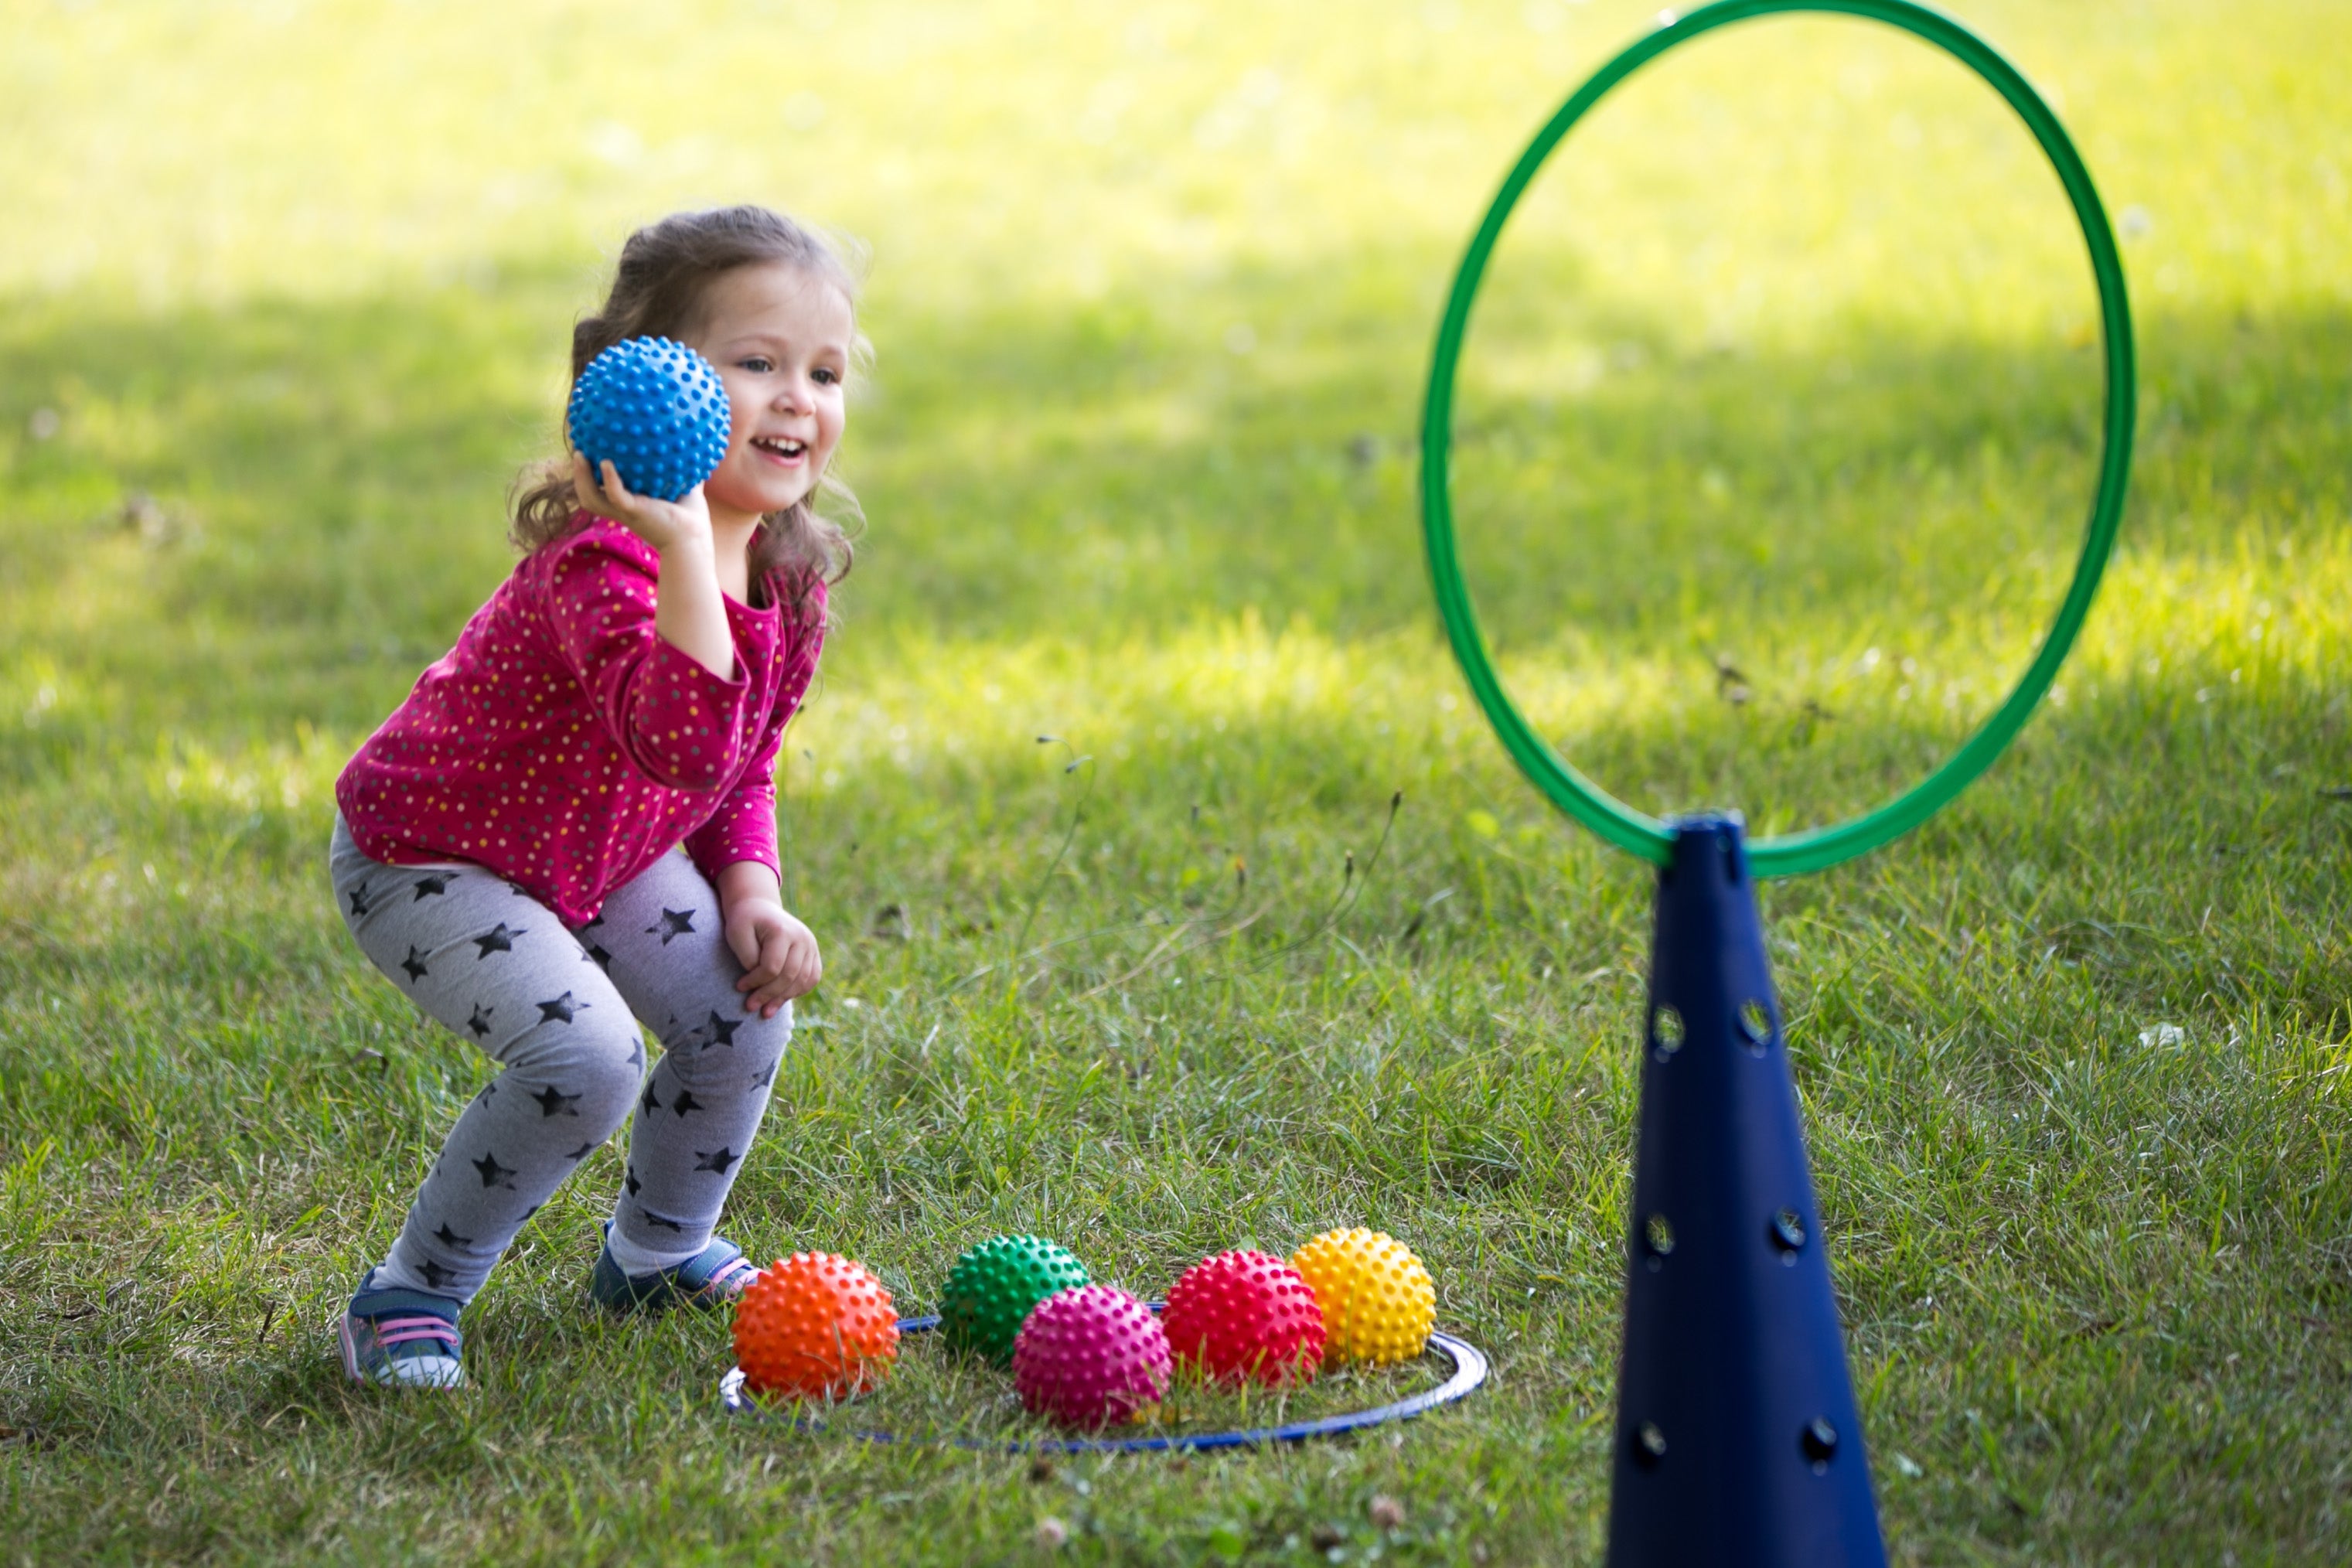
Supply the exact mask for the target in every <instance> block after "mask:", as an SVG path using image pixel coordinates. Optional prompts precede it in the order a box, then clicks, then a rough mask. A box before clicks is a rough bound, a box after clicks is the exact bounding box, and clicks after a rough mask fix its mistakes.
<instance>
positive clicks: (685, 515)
mask: <svg viewBox="0 0 2352 1568" xmlns="http://www.w3.org/2000/svg"><path fill="white" fill-rule="evenodd" d="M572 492H573V494H574V495H575V496H576V497H577V498H578V500H579V502H580V504H581V506H582V507H583V508H584V509H585V510H589V511H593V512H594V513H596V514H597V515H598V516H600V517H609V518H611V519H612V520H613V521H615V522H617V523H619V524H620V525H621V526H622V527H624V528H625V529H627V530H628V531H630V532H632V533H634V534H635V535H636V536H637V537H638V538H639V539H642V540H644V541H645V542H646V543H647V544H650V545H652V546H653V547H654V549H655V551H656V552H658V553H659V554H660V556H661V579H660V584H661V593H660V596H659V597H658V598H656V600H655V601H654V630H655V631H656V633H657V634H659V636H660V637H661V639H662V641H664V642H666V643H667V644H669V645H670V647H674V648H676V649H677V650H678V652H680V653H682V654H684V655H686V656H687V658H690V659H692V660H694V662H695V663H697V664H698V665H700V666H702V668H705V669H707V670H709V672H710V673H711V674H713V675H715V676H717V677H718V678H719V679H721V680H732V679H735V638H734V635H733V634H732V633H730V631H729V630H728V629H727V606H726V605H725V604H724V602H723V601H722V597H721V595H720V593H719V564H718V559H717V552H715V550H714V549H713V547H712V544H711V537H710V508H709V504H708V503H707V502H705V501H704V500H703V499H702V487H701V486H700V485H697V486H695V487H694V488H693V489H690V490H688V491H687V492H686V494H685V495H683V496H681V497H679V498H678V499H677V500H675V501H664V500H654V499H653V498H652V497H651V496H640V495H632V494H630V493H629V490H628V488H627V487H626V486H625V485H624V484H622V483H621V470H620V469H618V468H614V466H613V464H612V461H611V459H609V458H608V459H606V461H605V463H604V488H603V489H601V490H600V489H597V487H596V482H595V479H594V478H593V476H592V474H591V473H590V471H589V468H588V459H587V458H583V457H582V456H581V455H580V454H578V453H577V452H575V453H573V454H572Z"/></svg>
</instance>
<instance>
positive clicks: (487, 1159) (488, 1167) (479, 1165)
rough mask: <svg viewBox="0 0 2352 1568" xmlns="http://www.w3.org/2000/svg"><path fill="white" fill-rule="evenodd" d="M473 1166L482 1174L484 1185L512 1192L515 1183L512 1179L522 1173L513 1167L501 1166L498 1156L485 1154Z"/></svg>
mask: <svg viewBox="0 0 2352 1568" xmlns="http://www.w3.org/2000/svg"><path fill="white" fill-rule="evenodd" d="M472 1164H473V1167H474V1169H476V1170H477V1171H479V1172H480V1173H482V1185H483V1186H485V1187H505V1188H508V1189H509V1190H512V1188H513V1186H514V1183H513V1181H512V1180H511V1179H510V1178H512V1177H513V1176H515V1175H517V1174H519V1173H518V1172H517V1171H516V1170H515V1169H514V1168H512V1167H511V1166H507V1165H501V1164H499V1157H498V1156H497V1155H496V1154H484V1155H483V1156H482V1157H481V1158H480V1159H478V1160H476V1161H473V1162H472Z"/></svg>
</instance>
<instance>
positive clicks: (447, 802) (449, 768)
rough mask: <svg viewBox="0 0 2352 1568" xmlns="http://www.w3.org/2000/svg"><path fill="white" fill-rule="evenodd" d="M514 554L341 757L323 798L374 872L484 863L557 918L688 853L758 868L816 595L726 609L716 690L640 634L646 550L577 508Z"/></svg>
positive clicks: (578, 913)
mask: <svg viewBox="0 0 2352 1568" xmlns="http://www.w3.org/2000/svg"><path fill="white" fill-rule="evenodd" d="M573 521H574V524H575V527H574V530H573V531H572V532H571V533H568V534H565V535H564V536H563V537H562V538H560V539H558V540H555V541H553V542H551V543H549V544H546V545H544V546H542V547H541V548H540V549H539V550H537V551H535V552H532V553H531V554H530V555H529V556H527V557H525V558H524V559H523V560H522V561H521V562H520V563H519V564H518V565H517V566H516V567H515V570H514V574H513V575H512V576H510V577H509V578H508V579H507V580H506V582H505V583H504V584H501V585H500V586H499V591H498V592H497V593H496V594H494V595H491V596H490V599H489V602H488V604H486V605H483V606H482V607H481V608H480V609H479V610H477V611H476V612H474V618H473V619H472V620H471V621H468V622H467V625H466V629H465V631H464V633H463V634H461V635H460V636H459V637H458V638H457V647H454V648H451V649H450V650H449V652H448V653H447V654H446V655H444V656H443V657H442V658H440V659H439V660H438V661H436V663H434V664H433V665H432V666H431V667H429V668H427V669H426V670H425V673H424V675H423V676H421V677H419V678H418V679H417V682H416V687H415V689H414V690H412V691H411V692H410V693H409V694H408V699H407V700H406V701H404V702H403V703H402V704H401V705H400V706H399V708H398V709H396V710H394V712H393V715H392V717H391V718H389V719H387V720H385V721H383V727H382V728H380V729H379V730H377V731H376V732H375V733H374V734H373V735H371V736H369V737H368V739H367V742H365V743H364V744H363V745H362V746H361V747H360V749H359V752H358V754H357V755H355V756H354V757H352V761H351V763H350V765H349V766H347V767H346V768H344V769H343V772H342V775H341V777H340V778H338V779H337V780H336V781H335V803H336V805H339V806H341V808H342V813H343V820H344V821H345V822H347V823H348V824H350V826H351V830H352V840H353V841H354V842H355V843H357V844H358V846H359V847H360V849H361V851H362V853H364V854H365V855H367V856H368V857H369V858H372V859H376V860H381V861H383V862H385V863H386V864H389V865H411V866H413V865H420V864H425V863H429V862H433V861H440V860H464V861H469V862H472V863H473V864H475V865H478V866H484V867H488V868H489V869H491V870H493V871H496V872H497V873H498V874H499V876H501V877H504V878H506V879H507V880H509V881H510V882H512V883H514V884H515V885H516V886H517V887H519V888H520V889H523V890H524V891H525V892H528V893H530V895H531V896H532V897H534V898H536V899H538V900H540V901H541V902H542V903H544V904H546V905H547V906H548V907H549V908H550V909H551V910H554V911H555V913H556V915H557V916H558V918H560V919H562V921H565V922H567V923H568V924H571V925H573V926H579V925H584V924H586V923H587V922H588V921H591V920H593V919H594V918H595V915H596V911H597V910H598V908H599V907H600V906H602V905H603V903H604V899H605V897H606V896H607V895H608V894H610V893H611V892H612V890H613V889H615V888H617V887H619V886H621V885H622V884H623V883H625V882H626V881H628V880H629V879H631V878H633V877H635V876H636V875H637V873H639V872H640V871H643V870H644V869H645V868H646V867H648V866H650V865H652V864H653V863H654V862H655V861H656V860H657V859H659V858H661V857H662V856H664V855H666V854H667V853H668V852H669V850H670V849H671V847H673V846H676V845H677V844H679V843H681V842H683V843H684V844H685V846H686V849H687V853H688V855H690V856H691V857H692V858H693V859H694V863H695V865H696V866H697V867H698V868H700V870H701V871H702V873H703V875H704V876H706V877H711V878H716V877H717V875H718V874H719V871H720V869H721V868H725V867H727V866H729V865H731V864H733V863H734V862H736V861H738V860H757V861H760V862H761V864H763V865H765V866H767V867H769V868H771V869H773V868H776V866H777V857H776V792H775V766H776V755H777V752H778V750H779V748H780V747H781V746H782V742H783V733H784V724H785V721H787V720H789V719H791V717H792V716H793V711H794V710H796V709H798V707H799V706H800V702H801V698H802V696H803V693H805V692H806V691H807V689H808V684H809V681H810V679H812V678H813V677H814V675H815V673H816V661H817V654H818V651H819V649H820V648H821V647H822V646H823V644H824V584H822V583H818V584H814V585H813V588H812V591H811V593H810V595H809V597H808V601H807V603H806V604H805V605H803V607H802V608H801V609H799V610H797V611H795V610H793V609H790V608H783V607H776V605H778V603H779V602H781V601H784V600H788V599H789V597H790V595H789V594H788V593H786V592H785V591H784V587H785V585H784V584H781V583H772V584H771V589H772V592H771V593H770V595H768V596H769V598H770V600H771V602H772V603H771V607H770V608H767V609H752V608H750V607H749V606H747V605H740V604H738V603H736V602H735V600H733V599H732V598H729V599H727V601H726V606H727V624H728V629H729V630H730V632H731V633H732V634H733V636H734V641H735V671H734V676H733V678H732V679H720V678H719V677H718V676H715V675H713V674H711V673H710V672H709V670H707V669H705V668H702V666H700V665H698V664H697V663H696V662H695V661H694V660H693V659H691V658H688V657H687V656H686V655H685V654H683V653H681V652H679V651H678V650H677V648H675V647H671V646H670V645H669V644H668V643H667V642H665V641H663V640H662V639H661V637H659V635H657V634H656V632H655V630H654V589H655V584H656V581H657V580H658V574H659V571H660V557H659V556H658V555H656V553H655V552H654V549H653V547H652V546H651V545H649V544H647V543H646V542H645V541H643V540H641V539H639V538H638V537H637V536H636V535H635V534H634V533H631V532H630V531H628V530H627V529H625V528H623V527H622V526H621V525H620V524H618V523H616V522H612V521H607V520H606V519H604V518H599V517H592V516H590V515H588V514H586V513H582V514H580V515H579V516H578V517H576V518H575V519H574V520H573Z"/></svg>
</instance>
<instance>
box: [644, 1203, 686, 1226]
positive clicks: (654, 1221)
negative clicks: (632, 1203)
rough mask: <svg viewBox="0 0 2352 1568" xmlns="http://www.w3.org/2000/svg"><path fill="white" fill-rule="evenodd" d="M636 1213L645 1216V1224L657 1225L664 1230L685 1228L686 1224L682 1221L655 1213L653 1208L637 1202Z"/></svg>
mask: <svg viewBox="0 0 2352 1568" xmlns="http://www.w3.org/2000/svg"><path fill="white" fill-rule="evenodd" d="M637 1213H639V1214H641V1215H644V1216H645V1221H646V1224H647V1225H657V1226H661V1227H662V1228H663V1229H664V1230H675V1231H680V1232H683V1231H684V1230H685V1229H686V1226H685V1224H684V1223H683V1222H682V1221H679V1220H674V1219H671V1218H669V1217H668V1216H667V1215H657V1214H656V1213H654V1211H653V1210H651V1209H649V1208H647V1207H646V1205H643V1204H639V1205H637Z"/></svg>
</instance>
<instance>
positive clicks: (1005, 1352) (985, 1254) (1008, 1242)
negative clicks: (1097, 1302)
mask: <svg viewBox="0 0 2352 1568" xmlns="http://www.w3.org/2000/svg"><path fill="white" fill-rule="evenodd" d="M1086 1283H1087V1266H1086V1265H1085V1264H1083V1263H1081V1262H1079V1261H1078V1260H1077V1258H1076V1257H1075V1256H1074V1255H1073V1254H1072V1253H1071V1252H1070V1250H1069V1249H1068V1248H1067V1247H1059V1246H1056V1245H1055V1243H1053V1242H1050V1241H1047V1240H1046V1239H1045V1237H1042V1236H994V1237H989V1238H988V1239H987V1240H986V1241H983V1242H981V1243H980V1244H979V1245H978V1246H975V1247H967V1248H966V1249H965V1250H964V1253H963V1256H961V1258H957V1259H956V1260H955V1267H954V1268H950V1269H949V1270H948V1282H947V1285H946V1287H945V1288H944V1289H941V1290H940V1333H941V1334H943V1335H945V1336H946V1338H947V1342H948V1344H949V1345H950V1347H951V1348H953V1349H956V1350H960V1351H970V1352H972V1353H974V1354H976V1355H982V1356H985V1357H987V1358H988V1359H989V1360H990V1361H992V1362H994V1363H996V1364H997V1365H999V1366H1006V1365H1010V1364H1011V1363H1012V1361H1013V1340H1014V1339H1015V1338H1016V1337H1017V1336H1018V1335H1019V1334H1020V1332H1021V1325H1022V1323H1023V1322H1024V1321H1027V1319H1028V1316H1029V1310H1030V1309H1031V1308H1033V1307H1034V1306H1036V1304H1037V1303H1038V1302H1040V1301H1042V1300H1045V1298H1046V1297H1048V1296H1051V1295H1053V1294H1054V1293H1055V1291H1058V1290H1071V1289H1076V1288H1077V1287H1078V1286H1081V1285H1084V1284H1086Z"/></svg>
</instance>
